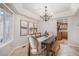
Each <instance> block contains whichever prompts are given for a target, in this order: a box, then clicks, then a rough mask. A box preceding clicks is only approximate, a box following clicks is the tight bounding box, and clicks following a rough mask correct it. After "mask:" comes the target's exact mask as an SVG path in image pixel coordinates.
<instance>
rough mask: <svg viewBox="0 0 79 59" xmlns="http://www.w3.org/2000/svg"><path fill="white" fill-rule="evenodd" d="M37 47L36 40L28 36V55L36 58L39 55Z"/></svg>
mask: <svg viewBox="0 0 79 59" xmlns="http://www.w3.org/2000/svg"><path fill="white" fill-rule="evenodd" d="M38 47H39V43H38V41H37V39H36V38H35V37H33V36H31V35H30V36H29V51H30V52H29V53H30V55H33V56H38V55H40V51H39V50H38Z"/></svg>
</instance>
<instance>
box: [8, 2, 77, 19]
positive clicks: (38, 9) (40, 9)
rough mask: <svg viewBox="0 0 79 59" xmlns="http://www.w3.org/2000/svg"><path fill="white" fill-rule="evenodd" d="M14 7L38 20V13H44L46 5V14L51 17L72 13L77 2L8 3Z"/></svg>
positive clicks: (75, 8)
mask: <svg viewBox="0 0 79 59" xmlns="http://www.w3.org/2000/svg"><path fill="white" fill-rule="evenodd" d="M9 5H11V6H12V7H14V8H15V9H16V11H17V12H18V13H20V14H22V15H26V16H29V17H32V18H34V19H37V20H40V19H41V18H40V15H41V16H42V15H44V10H45V8H44V7H45V6H47V10H48V11H47V12H48V15H51V16H53V18H57V17H64V16H70V15H73V14H74V13H75V12H76V10H77V9H78V7H76V5H78V4H71V3H15V4H9Z"/></svg>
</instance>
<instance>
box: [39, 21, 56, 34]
mask: <svg viewBox="0 0 79 59" xmlns="http://www.w3.org/2000/svg"><path fill="white" fill-rule="evenodd" d="M38 28H39V30H40V32H41V33H44V32H45V31H46V30H47V31H48V32H51V33H54V34H55V35H57V21H56V20H49V21H47V22H45V21H42V22H40V23H39V24H38Z"/></svg>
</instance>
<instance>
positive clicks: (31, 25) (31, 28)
mask: <svg viewBox="0 0 79 59" xmlns="http://www.w3.org/2000/svg"><path fill="white" fill-rule="evenodd" d="M33 30H34V26H33V23H31V22H30V23H29V34H33Z"/></svg>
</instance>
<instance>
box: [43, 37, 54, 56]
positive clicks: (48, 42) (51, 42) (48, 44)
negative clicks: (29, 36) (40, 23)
mask: <svg viewBox="0 0 79 59" xmlns="http://www.w3.org/2000/svg"><path fill="white" fill-rule="evenodd" d="M54 42H55V36H51V37H49V38H48V39H47V40H45V41H43V42H42V44H44V45H45V46H46V55H47V56H48V55H49V53H50V49H51V47H52V44H53V43H54Z"/></svg>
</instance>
